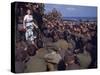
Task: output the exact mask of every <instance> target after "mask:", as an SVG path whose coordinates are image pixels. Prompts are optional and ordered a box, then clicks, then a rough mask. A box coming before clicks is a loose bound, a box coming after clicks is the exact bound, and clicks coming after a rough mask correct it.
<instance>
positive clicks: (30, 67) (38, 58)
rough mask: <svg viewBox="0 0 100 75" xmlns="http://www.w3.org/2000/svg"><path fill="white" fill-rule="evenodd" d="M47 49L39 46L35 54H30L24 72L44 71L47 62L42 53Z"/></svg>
mask: <svg viewBox="0 0 100 75" xmlns="http://www.w3.org/2000/svg"><path fill="white" fill-rule="evenodd" d="M47 53H48V51H47V50H46V49H45V48H40V49H39V50H38V51H37V53H36V55H35V56H32V57H31V58H30V60H29V61H28V62H27V63H26V70H25V72H44V71H46V70H47V62H46V61H45V59H44V55H45V54H47Z"/></svg>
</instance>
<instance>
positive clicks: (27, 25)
mask: <svg viewBox="0 0 100 75" xmlns="http://www.w3.org/2000/svg"><path fill="white" fill-rule="evenodd" d="M23 27H24V29H25V30H26V32H25V37H26V40H27V41H31V42H32V44H34V39H35V38H36V36H35V35H34V32H33V29H34V27H35V28H38V26H37V25H36V24H35V23H34V22H33V16H32V15H31V10H30V9H28V10H27V15H25V16H24V20H23Z"/></svg>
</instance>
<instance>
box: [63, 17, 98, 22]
mask: <svg viewBox="0 0 100 75" xmlns="http://www.w3.org/2000/svg"><path fill="white" fill-rule="evenodd" d="M62 18H63V20H72V21H97V17H62Z"/></svg>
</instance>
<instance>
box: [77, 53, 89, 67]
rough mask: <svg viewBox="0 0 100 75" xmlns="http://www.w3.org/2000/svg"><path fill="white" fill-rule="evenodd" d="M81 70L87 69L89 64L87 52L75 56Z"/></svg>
mask: <svg viewBox="0 0 100 75" xmlns="http://www.w3.org/2000/svg"><path fill="white" fill-rule="evenodd" d="M77 58H78V60H79V63H80V66H81V68H83V69H85V68H87V67H88V66H89V65H90V63H91V56H90V54H89V53H88V52H85V53H80V54H77Z"/></svg>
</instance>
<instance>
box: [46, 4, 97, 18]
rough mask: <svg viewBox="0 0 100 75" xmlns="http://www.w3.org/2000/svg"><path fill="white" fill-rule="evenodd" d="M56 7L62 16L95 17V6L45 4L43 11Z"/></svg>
mask: <svg viewBox="0 0 100 75" xmlns="http://www.w3.org/2000/svg"><path fill="white" fill-rule="evenodd" d="M53 8H56V9H57V10H58V11H60V13H61V14H62V16H63V17H97V7H91V6H76V5H59V4H45V13H47V12H49V11H52V9H53Z"/></svg>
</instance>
